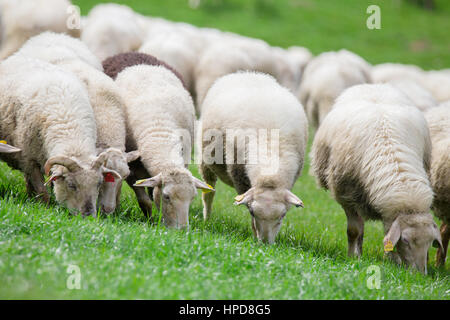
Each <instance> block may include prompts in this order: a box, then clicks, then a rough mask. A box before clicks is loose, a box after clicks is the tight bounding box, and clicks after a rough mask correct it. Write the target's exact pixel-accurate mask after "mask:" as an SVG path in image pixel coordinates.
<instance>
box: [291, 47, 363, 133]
mask: <svg viewBox="0 0 450 320" xmlns="http://www.w3.org/2000/svg"><path fill="white" fill-rule="evenodd" d="M369 72H370V66H369V64H368V63H367V62H365V61H364V60H363V59H362V58H361V57H359V56H357V55H355V54H354V53H352V52H349V51H347V50H340V51H337V52H325V53H322V54H320V55H318V56H317V57H315V58H314V59H312V60H311V61H310V62H309V63H308V64H307V65H306V68H305V71H304V73H303V75H302V80H301V83H300V89H299V90H298V97H299V100H300V101H301V103H302V105H303V106H304V107H305V111H306V114H307V116H308V120H309V121H310V123H311V124H312V125H313V126H314V127H318V126H319V125H320V123H321V122H322V121H323V119H324V118H325V116H326V115H327V114H328V112H329V111H330V110H331V107H332V106H333V103H334V101H335V99H336V98H337V97H338V96H339V94H341V93H342V92H343V91H344V90H345V89H346V88H349V87H351V86H354V85H356V84H361V83H369V82H371V80H370V74H369Z"/></svg>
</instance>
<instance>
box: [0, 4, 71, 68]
mask: <svg viewBox="0 0 450 320" xmlns="http://www.w3.org/2000/svg"><path fill="white" fill-rule="evenodd" d="M70 5H71V3H70V1H69V0H33V1H29V0H0V13H1V15H2V17H1V20H2V25H1V27H2V34H3V35H2V38H3V41H2V42H3V43H2V47H1V50H0V60H1V59H5V58H7V57H8V56H10V55H11V54H13V53H14V52H15V51H16V50H18V49H19V48H20V47H21V46H22V44H24V43H25V41H27V39H29V38H31V37H32V36H34V35H37V34H39V33H41V32H44V31H47V30H51V31H54V32H61V33H63V32H67V33H68V34H70V35H72V36H75V37H78V36H79V30H76V29H73V30H71V29H68V27H67V19H68V13H67V8H68V7H69V6H70Z"/></svg>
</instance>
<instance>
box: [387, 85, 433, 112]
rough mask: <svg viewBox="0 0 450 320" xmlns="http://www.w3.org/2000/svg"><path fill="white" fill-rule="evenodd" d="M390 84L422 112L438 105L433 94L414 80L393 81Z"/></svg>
mask: <svg viewBox="0 0 450 320" xmlns="http://www.w3.org/2000/svg"><path fill="white" fill-rule="evenodd" d="M388 83H389V84H391V85H392V86H393V87H395V88H396V89H398V90H399V91H401V92H402V93H403V94H404V95H406V96H407V97H408V98H409V99H410V100H411V101H412V102H413V103H414V105H415V106H416V107H417V108H419V110H420V111H422V112H424V111H426V110H428V109H430V108H432V107H435V106H436V105H437V104H438V102H437V101H436V100H435V99H434V97H433V95H432V94H431V92H430V91H428V90H427V89H425V88H424V87H422V86H421V85H420V84H418V83H417V82H416V81H414V80H409V79H393V80H391V81H389V82H388Z"/></svg>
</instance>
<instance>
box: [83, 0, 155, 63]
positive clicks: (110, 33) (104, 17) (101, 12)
mask: <svg viewBox="0 0 450 320" xmlns="http://www.w3.org/2000/svg"><path fill="white" fill-rule="evenodd" d="M141 21H142V19H141V18H140V17H139V15H138V14H137V13H135V12H134V11H133V10H132V9H130V8H129V7H127V6H125V5H119V4H114V3H107V4H99V5H96V6H95V7H94V8H93V9H92V10H91V11H90V12H89V14H88V17H87V19H86V21H85V23H84V26H83V30H82V32H81V40H82V41H83V42H84V43H86V45H87V46H88V47H89V49H91V51H92V52H93V53H94V54H95V55H96V56H97V57H98V58H99V59H100V60H101V61H103V60H105V59H106V58H108V57H111V56H114V55H116V54H118V53H123V52H128V51H136V50H138V49H139V48H140V47H141V46H142V43H143V41H144V40H145V38H146V32H145V26H144V25H143V23H142V22H141Z"/></svg>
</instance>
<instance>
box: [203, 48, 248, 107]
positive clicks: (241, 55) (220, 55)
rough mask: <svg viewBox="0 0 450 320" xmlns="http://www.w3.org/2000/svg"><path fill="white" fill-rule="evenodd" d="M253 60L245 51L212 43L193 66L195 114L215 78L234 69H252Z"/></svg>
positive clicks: (232, 71) (234, 70)
mask: <svg viewBox="0 0 450 320" xmlns="http://www.w3.org/2000/svg"><path fill="white" fill-rule="evenodd" d="M255 68H256V65H255V62H254V61H253V60H252V58H251V57H250V56H249V54H248V53H247V52H245V51H244V50H242V49H240V48H235V47H231V46H229V45H228V44H226V43H224V44H217V45H212V46H211V47H210V48H209V49H208V50H206V51H205V52H204V53H203V55H202V56H201V58H200V60H199V62H198V64H197V65H196V66H195V96H196V99H197V101H196V105H195V106H196V108H197V114H200V113H201V106H202V103H203V99H204V98H205V96H206V93H207V92H208V90H209V88H210V87H211V86H212V84H213V83H214V81H216V79H218V78H220V77H221V76H224V75H227V74H230V73H234V72H236V71H247V70H254V69H255Z"/></svg>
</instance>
